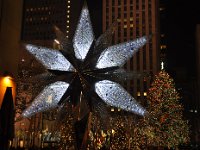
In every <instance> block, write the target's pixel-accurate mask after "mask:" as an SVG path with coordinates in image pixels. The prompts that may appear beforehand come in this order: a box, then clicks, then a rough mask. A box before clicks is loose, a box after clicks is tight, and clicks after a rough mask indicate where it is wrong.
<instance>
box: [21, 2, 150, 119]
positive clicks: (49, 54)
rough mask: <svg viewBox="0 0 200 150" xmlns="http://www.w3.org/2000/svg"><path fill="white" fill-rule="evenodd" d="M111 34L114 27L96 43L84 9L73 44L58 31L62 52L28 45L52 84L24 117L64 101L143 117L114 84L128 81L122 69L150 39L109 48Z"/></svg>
mask: <svg viewBox="0 0 200 150" xmlns="http://www.w3.org/2000/svg"><path fill="white" fill-rule="evenodd" d="M112 31H113V26H111V28H110V29H108V30H107V31H106V32H105V33H104V34H103V35H101V36H100V37H99V38H98V39H97V40H95V39H94V34H93V30H92V25H91V21H90V16H89V11H88V9H87V6H86V5H84V7H83V9H82V11H81V16H80V19H79V22H78V26H77V29H76V32H75V35H74V38H73V42H72V43H71V42H70V41H69V40H68V39H67V38H66V37H65V36H64V34H63V33H62V32H61V31H60V30H59V29H58V28H56V35H57V36H58V40H59V41H60V44H61V47H62V50H61V51H58V50H54V49H49V48H45V47H40V46H35V45H31V44H26V46H25V47H26V49H27V50H28V51H29V52H30V53H31V54H32V55H34V56H35V57H36V59H37V60H39V61H40V62H41V63H42V64H43V65H44V66H45V67H46V69H47V70H48V73H49V76H51V79H52V80H50V82H51V83H50V84H49V85H47V86H46V87H45V88H44V89H43V91H42V92H41V93H40V94H39V95H38V96H37V97H36V98H35V100H34V101H33V102H32V104H31V105H30V106H29V107H28V108H27V109H26V110H25V111H24V112H23V113H22V115H23V116H24V117H30V116H32V115H34V114H35V113H38V112H43V111H46V110H49V109H52V108H55V107H57V106H60V105H61V104H62V103H63V102H65V101H68V102H70V103H71V104H72V105H73V106H78V107H79V108H81V105H82V103H86V104H87V107H88V108H89V110H90V111H92V109H93V108H94V107H95V106H94V105H96V102H95V103H94V101H96V100H102V101H103V102H105V103H106V104H108V105H111V106H115V107H118V108H120V109H123V110H126V111H130V112H133V113H136V114H139V115H142V116H143V115H144V114H145V112H146V111H145V109H144V108H143V107H142V106H140V104H139V103H137V102H136V100H135V99H134V98H133V97H131V95H130V94H129V93H127V92H126V91H125V90H124V89H123V87H122V86H121V85H119V84H118V83H116V82H115V81H116V79H118V78H120V79H121V78H122V77H124V79H126V78H127V75H126V74H125V71H124V70H122V69H120V67H122V66H123V65H124V64H125V62H126V61H127V60H128V59H130V58H131V57H132V55H133V54H135V53H136V52H137V50H138V49H139V48H140V47H142V46H143V45H144V44H145V43H146V42H147V37H146V36H144V37H141V38H138V39H136V40H134V41H129V42H125V43H122V44H118V45H114V46H110V42H111V41H110V40H108V39H109V37H111V35H112ZM94 99H95V100H94Z"/></svg>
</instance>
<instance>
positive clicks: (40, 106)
mask: <svg viewBox="0 0 200 150" xmlns="http://www.w3.org/2000/svg"><path fill="white" fill-rule="evenodd" d="M68 87H69V84H68V83H66V82H61V81H57V82H55V83H52V84H50V85H48V86H47V87H45V89H44V90H43V91H42V92H41V93H40V94H39V95H38V96H37V97H36V98H35V100H34V101H33V102H32V104H31V106H30V107H28V108H27V109H26V110H25V111H24V112H23V113H22V115H23V116H24V117H30V116H32V115H34V114H35V113H38V112H43V111H46V110H49V109H50V108H55V107H56V106H57V104H58V102H59V101H60V99H61V98H62V96H63V94H64V93H65V92H66V90H67V89H68ZM49 95H50V96H49Z"/></svg>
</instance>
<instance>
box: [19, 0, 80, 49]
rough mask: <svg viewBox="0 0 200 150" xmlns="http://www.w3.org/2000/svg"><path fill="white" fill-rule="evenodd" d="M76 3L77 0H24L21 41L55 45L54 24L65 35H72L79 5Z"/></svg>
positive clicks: (69, 36)
mask: <svg viewBox="0 0 200 150" xmlns="http://www.w3.org/2000/svg"><path fill="white" fill-rule="evenodd" d="M77 3H78V1H77V0H75V1H74V0H73V1H71V0H40V1H35V0H24V6H23V20H22V32H21V39H22V41H23V42H24V41H25V42H31V43H35V44H40V45H44V46H49V47H56V46H55V45H56V44H57V41H55V38H56V36H55V32H54V26H57V27H58V28H60V29H61V31H63V32H64V33H65V34H66V37H68V38H71V37H73V33H74V30H75V27H76V25H75V24H76V22H77V20H78V16H79V12H80V6H81V5H77ZM72 10H77V11H73V12H72ZM76 18H77V19H76Z"/></svg>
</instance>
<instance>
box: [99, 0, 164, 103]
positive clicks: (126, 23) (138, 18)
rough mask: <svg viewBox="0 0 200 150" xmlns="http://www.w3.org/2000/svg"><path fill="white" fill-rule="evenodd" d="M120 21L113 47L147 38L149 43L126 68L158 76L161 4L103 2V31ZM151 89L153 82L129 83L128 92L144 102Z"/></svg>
mask: <svg viewBox="0 0 200 150" xmlns="http://www.w3.org/2000/svg"><path fill="white" fill-rule="evenodd" d="M115 20H117V23H118V26H117V31H116V32H115V34H114V38H113V43H120V42H124V41H128V40H132V39H135V38H137V37H141V36H144V35H147V36H149V35H152V38H151V39H150V41H149V42H148V43H147V44H146V45H145V46H144V47H143V48H141V49H140V50H139V52H138V53H137V54H136V55H135V56H134V57H133V58H132V59H131V60H130V61H129V62H128V63H127V64H126V65H125V68H127V70H130V71H138V72H142V73H143V72H146V73H148V74H150V75H153V74H156V73H157V72H158V70H159V69H160V61H159V57H160V56H159V37H160V34H159V2H158V0H123V1H122V0H103V31H105V30H106V29H107V28H108V27H109V25H111V24H112V22H114V21H115ZM149 86H150V78H139V79H133V80H131V81H130V82H128V83H126V87H127V90H128V91H129V92H130V93H131V94H132V95H134V97H138V99H141V100H143V99H144V98H145V97H146V92H147V89H148V87H149Z"/></svg>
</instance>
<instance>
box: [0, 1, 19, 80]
mask: <svg viewBox="0 0 200 150" xmlns="http://www.w3.org/2000/svg"><path fill="white" fill-rule="evenodd" d="M21 14H22V0H17V1H13V0H1V2H0V45H1V46H0V51H1V55H0V74H3V73H4V72H5V71H8V72H10V73H12V74H13V75H14V76H16V74H17V60H18V52H19V48H20V45H19V42H20V33H21Z"/></svg>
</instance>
